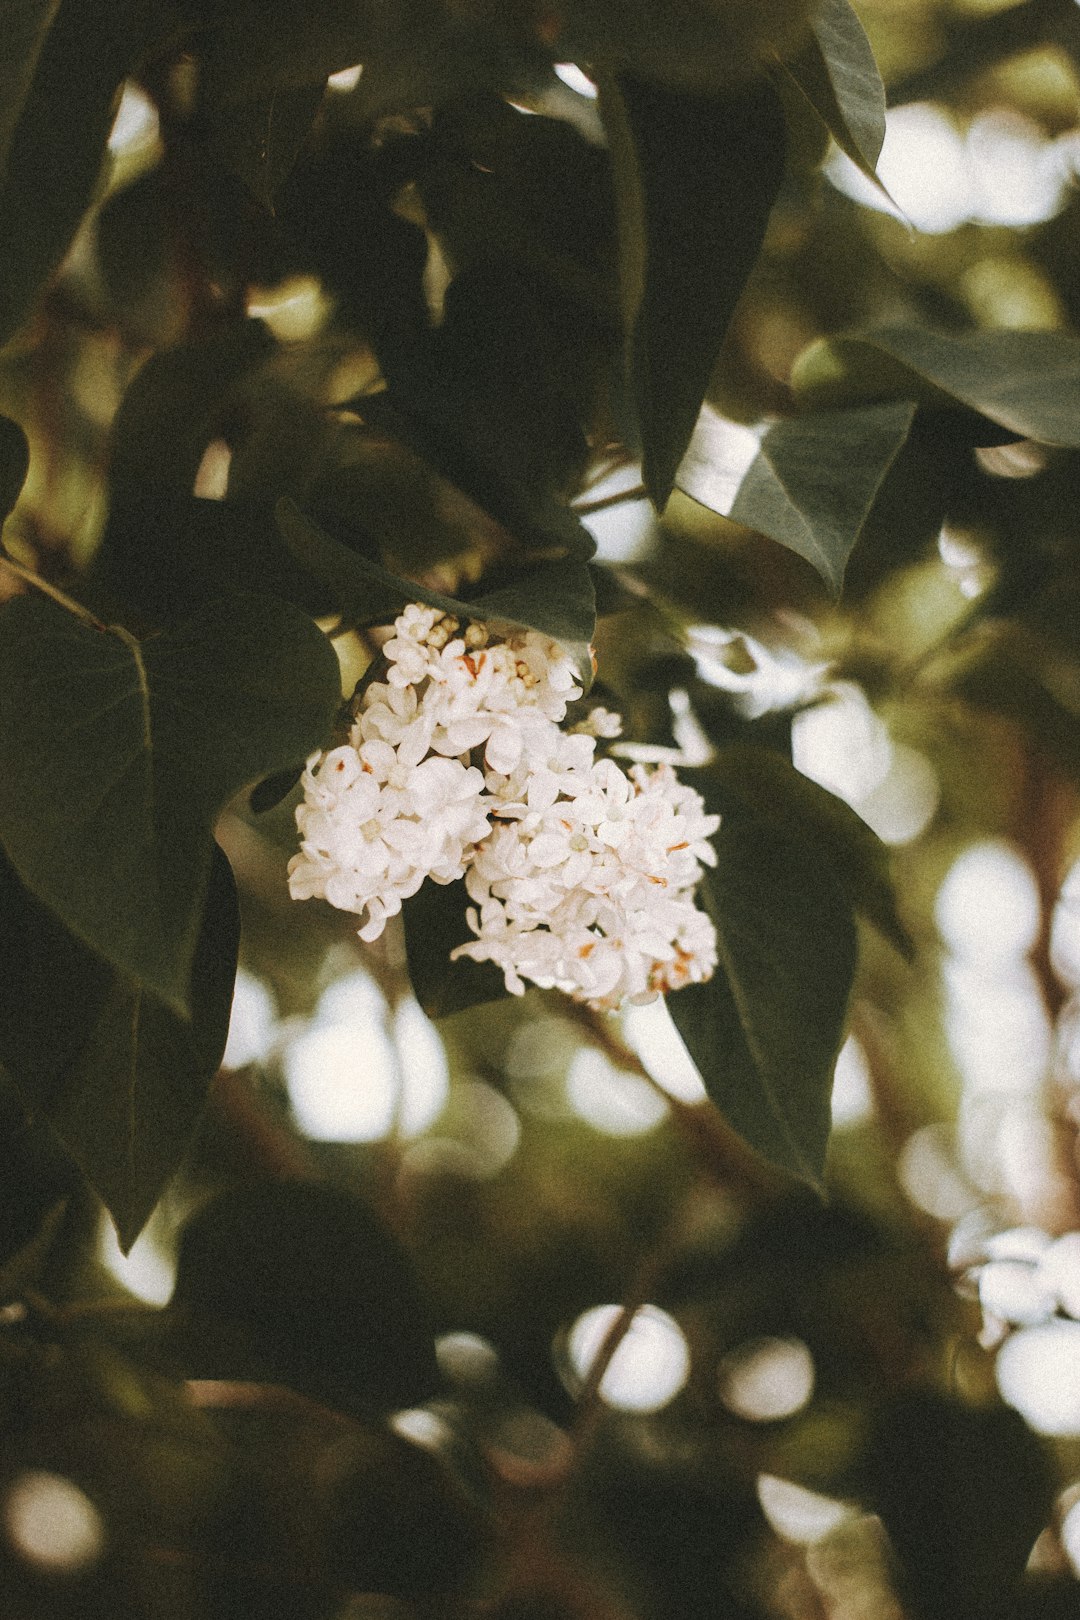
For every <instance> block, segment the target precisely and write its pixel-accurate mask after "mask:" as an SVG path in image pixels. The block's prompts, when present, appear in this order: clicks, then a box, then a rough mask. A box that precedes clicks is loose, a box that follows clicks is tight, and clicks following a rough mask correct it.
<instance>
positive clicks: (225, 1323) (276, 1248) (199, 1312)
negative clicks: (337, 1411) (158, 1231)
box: [170, 1182, 438, 1412]
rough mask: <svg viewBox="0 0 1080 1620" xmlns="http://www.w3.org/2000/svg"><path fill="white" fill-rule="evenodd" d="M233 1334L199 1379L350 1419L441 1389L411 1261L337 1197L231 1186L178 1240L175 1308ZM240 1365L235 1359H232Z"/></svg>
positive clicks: (345, 1196) (326, 1191) (338, 1193)
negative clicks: (259, 1381) (300, 1398)
mask: <svg viewBox="0 0 1080 1620" xmlns="http://www.w3.org/2000/svg"><path fill="white" fill-rule="evenodd" d="M170 1308H171V1309H172V1310H173V1311H176V1312H178V1313H179V1312H183V1313H185V1314H186V1315H187V1316H188V1317H189V1318H190V1319H191V1320H192V1321H193V1322H201V1323H206V1324H216V1325H217V1326H218V1327H219V1328H223V1329H229V1330H232V1331H230V1332H229V1333H227V1334H225V1335H223V1336H222V1339H221V1343H220V1346H219V1347H218V1348H217V1349H215V1348H214V1346H213V1344H212V1343H211V1342H207V1347H206V1351H205V1352H204V1356H205V1355H209V1356H210V1357H211V1358H212V1359H210V1360H206V1359H204V1360H203V1361H202V1362H201V1364H200V1365H199V1366H198V1367H197V1368H196V1369H189V1373H190V1372H192V1371H194V1373H195V1375H196V1376H201V1377H213V1378H228V1377H234V1378H235V1377H237V1376H239V1377H250V1376H251V1375H252V1367H251V1362H250V1359H249V1358H250V1357H254V1358H255V1360H256V1364H257V1367H258V1371H259V1374H260V1376H262V1377H264V1378H270V1379H272V1380H273V1381H275V1382H279V1383H283V1384H288V1385H290V1386H291V1387H292V1388H294V1389H299V1390H301V1391H303V1392H304V1393H306V1394H310V1395H311V1396H313V1397H314V1398H315V1399H316V1400H320V1401H326V1402H328V1403H329V1404H331V1405H334V1406H340V1407H342V1408H344V1409H345V1410H347V1411H354V1412H355V1411H371V1410H373V1409H376V1410H377V1409H382V1410H387V1409H393V1408H395V1407H401V1406H414V1405H416V1404H417V1403H418V1402H420V1401H423V1400H427V1399H428V1398H429V1397H430V1396H431V1395H433V1394H434V1393H435V1390H436V1389H437V1387H438V1374H437V1370H436V1365H435V1347H434V1335H433V1326H432V1323H431V1320H430V1314H429V1311H428V1307H427V1304H426V1302H425V1300H424V1298H423V1296H422V1295H421V1293H420V1290H419V1288H418V1286H417V1283H416V1279H415V1277H414V1275H413V1271H412V1268H411V1265H410V1263H409V1259H408V1256H407V1254H406V1253H405V1251H404V1250H403V1249H402V1248H401V1246H400V1244H399V1243H398V1242H397V1240H396V1238H395V1237H394V1236H393V1234H392V1233H391V1232H390V1231H389V1229H388V1228H387V1227H385V1226H384V1225H383V1224H382V1222H381V1221H380V1220H379V1219H378V1217H377V1216H376V1215H375V1214H374V1212H373V1211H372V1210H370V1209H369V1208H367V1206H366V1205H365V1204H364V1203H362V1202H361V1200H360V1199H358V1198H356V1197H355V1196H354V1195H353V1194H351V1193H349V1192H346V1191H344V1190H343V1189H341V1188H336V1187H325V1186H318V1185H312V1184H304V1183H299V1182H293V1183H288V1184H280V1183H278V1184H271V1183H266V1184H256V1185H254V1186H248V1187H236V1188H233V1189H232V1190H231V1191H229V1192H226V1193H224V1194H223V1195H222V1196H220V1197H219V1198H215V1199H214V1200H213V1201H212V1202H211V1203H210V1204H208V1205H206V1206H205V1208H203V1209H202V1210H200V1211H199V1213H198V1214H197V1215H195V1216H194V1218H193V1219H192V1220H191V1221H189V1223H188V1225H187V1226H186V1227H185V1229H184V1231H183V1234H182V1235H181V1239H180V1253H179V1263H178V1267H177V1277H176V1290H175V1292H174V1294H173V1298H172V1302H171V1307H170ZM238 1356H239V1357H241V1358H243V1359H241V1360H239V1361H238V1360H237V1359H236V1358H237V1357H238Z"/></svg>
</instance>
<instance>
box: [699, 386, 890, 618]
mask: <svg viewBox="0 0 1080 1620" xmlns="http://www.w3.org/2000/svg"><path fill="white" fill-rule="evenodd" d="M914 418H915V406H914V404H912V403H911V402H910V401H907V400H900V401H897V402H895V403H893V404H887V405H867V406H862V407H858V408H856V409H853V410H847V411H818V412H815V413H813V414H811V415H807V416H803V417H795V418H793V419H792V420H791V421H787V422H780V423H778V424H777V425H776V427H773V428H770V429H769V430H768V432H767V433H766V434H765V436H764V437H763V439H762V441H761V449H760V451H759V453H758V455H757V456H756V457H755V459H754V461H753V462H752V463H751V465H750V467H749V469H748V470H747V472H746V473H745V474H744V475H743V476H742V478H741V480H740V481H739V483H738V485H737V487H735V488H734V489H733V487H732V486H733V483H734V480H733V479H732V477H731V475H730V473H729V471H728V469H727V467H726V466H725V462H724V451H725V429H724V424H723V423H722V422H720V421H719V419H718V418H717V417H715V416H713V415H712V413H711V412H709V411H708V410H705V411H703V412H702V414H701V416H700V417H699V418H698V425H697V427H696V428H695V430H694V436H693V438H692V439H691V441H690V448H689V449H688V451H687V453H686V455H685V457H684V458H683V462H682V466H681V467H680V468H679V488H680V489H682V490H685V492H686V493H687V494H688V495H692V496H693V497H694V499H695V500H696V501H700V502H701V504H702V505H703V506H708V507H710V508H711V509H712V510H713V511H714V512H720V513H721V514H722V515H723V516H725V517H730V518H732V519H733V520H734V521H735V522H736V523H742V524H744V525H745V526H746V527H747V528H749V529H757V530H758V531H759V532H760V533H761V534H767V535H768V536H769V537H770V538H771V539H773V540H778V541H779V542H780V544H781V545H783V546H787V548H788V550H789V551H794V552H797V554H798V555H799V556H800V557H805V558H806V560H807V562H809V563H812V564H813V566H814V567H815V568H816V569H817V571H818V573H819V574H820V575H821V577H822V579H823V580H824V581H825V583H826V584H827V585H828V586H829V588H830V590H832V591H833V592H834V593H835V594H839V591H840V588H841V586H842V584H843V580H844V570H845V568H846V566H847V561H848V558H849V557H850V555H851V552H852V548H853V547H854V545H855V543H856V541H857V540H858V538H859V536H860V534H861V533H862V530H863V526H864V524H865V523H866V520H867V518H868V517H869V514H870V509H871V507H872V506H873V504H874V499H875V497H876V495H877V493H878V490H879V489H880V488H881V485H882V483H883V481H884V479H885V476H886V474H887V473H888V471H889V468H890V467H891V466H892V464H893V462H894V461H895V459H896V457H897V455H898V454H899V452H900V450H901V448H902V446H903V444H904V442H905V440H906V439H907V436H908V433H909V432H910V430H911V424H912V422H913V421H914ZM736 476H737V475H736Z"/></svg>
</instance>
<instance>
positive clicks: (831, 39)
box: [779, 0, 885, 185]
mask: <svg viewBox="0 0 1080 1620" xmlns="http://www.w3.org/2000/svg"><path fill="white" fill-rule="evenodd" d="M810 29H811V37H810V39H809V40H808V42H807V44H806V45H805V47H804V48H803V49H802V50H801V51H800V52H799V54H798V55H797V56H795V57H794V58H792V59H791V60H790V61H787V62H784V63H782V64H781V66H780V69H779V71H780V72H781V73H783V74H785V75H786V76H787V77H789V78H790V79H792V80H793V81H794V83H795V84H796V85H797V86H798V89H799V90H800V91H801V93H802V94H803V95H804V96H805V98H806V100H807V101H808V102H809V103H810V106H811V107H812V108H813V109H814V111H815V113H816V114H817V116H818V117H819V118H820V119H821V122H822V123H823V124H824V125H825V127H826V129H827V130H828V131H829V134H830V135H831V136H832V138H833V140H834V141H835V142H836V144H837V146H838V147H839V148H840V150H841V151H842V152H844V153H846V154H847V156H848V157H849V158H850V159H851V161H852V162H853V163H855V164H857V165H858V167H859V168H860V169H861V170H862V172H863V174H865V175H866V176H867V177H868V178H869V179H871V180H874V181H877V171H876V165H877V160H878V157H879V155H880V153H881V143H882V141H883V140H884V139H885V86H884V85H883V84H882V82H881V75H880V74H879V73H878V70H877V63H876V62H875V61H874V53H873V51H872V50H871V49H870V41H869V40H868V39H867V37H866V31H865V29H864V28H863V25H862V23H861V22H860V21H859V19H858V17H857V16H856V14H855V12H854V10H853V9H852V7H851V6H850V5H849V4H848V0H821V4H820V5H819V6H818V7H817V9H816V11H815V12H814V15H813V17H812V19H811V23H810ZM877 183H878V184H879V185H880V181H877Z"/></svg>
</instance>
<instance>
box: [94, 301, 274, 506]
mask: <svg viewBox="0 0 1080 1620" xmlns="http://www.w3.org/2000/svg"><path fill="white" fill-rule="evenodd" d="M273 350H274V341H273V339H272V338H271V337H270V334H269V333H268V332H267V330H266V327H265V326H264V325H263V323H262V321H256V320H247V321H240V322H236V323H235V324H232V325H230V326H229V327H227V328H226V329H225V330H224V331H221V332H218V333H216V334H215V335H214V336H213V337H212V338H206V339H200V340H197V341H193V342H189V343H181V344H178V345H177V346H176V347H175V348H172V349H167V350H165V351H164V352H163V353H161V354H156V355H153V356H152V357H151V358H150V359H149V360H148V361H147V363H146V364H145V365H144V366H143V368H142V370H141V371H140V372H139V373H138V374H137V376H136V377H135V380H134V382H133V383H132V384H131V386H130V387H129V388H128V390H127V392H126V394H125V395H124V398H123V401H122V403H121V405H120V409H119V411H118V412H117V415H116V420H115V422H114V424H113V432H112V457H111V469H110V483H111V487H112V491H113V499H114V501H116V500H122V501H125V502H126V501H128V500H130V499H131V498H133V496H135V495H137V494H138V493H139V492H141V491H144V490H147V489H155V490H160V491H161V492H162V493H167V494H169V495H171V496H181V497H188V496H190V495H191V492H192V489H193V487H194V484H195V474H196V473H197V472H198V470H199V463H200V461H201V460H202V457H203V452H204V451H205V449H206V446H207V444H208V443H209V442H210V440H211V439H213V438H214V436H215V433H216V432H218V431H219V430H220V426H221V423H222V420H223V417H224V413H225V410H226V408H227V405H228V402H229V398H230V394H231V393H232V390H233V389H234V388H235V387H236V385H237V383H238V382H239V381H240V379H241V378H243V377H244V376H246V375H247V374H248V373H250V372H251V371H252V370H254V369H255V367H256V366H258V365H260V364H261V363H262V362H263V361H264V360H265V359H266V358H267V356H268V355H269V354H272V353H273Z"/></svg>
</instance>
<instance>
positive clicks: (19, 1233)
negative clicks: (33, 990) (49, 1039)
mask: <svg viewBox="0 0 1080 1620" xmlns="http://www.w3.org/2000/svg"><path fill="white" fill-rule="evenodd" d="M22 892H24V891H20V890H19V887H18V884H17V882H16V880H15V879H14V878H13V877H12V876H11V875H10V867H8V865H7V862H6V861H4V860H3V857H2V856H0V902H2V910H0V960H2V962H3V972H4V980H5V986H6V990H5V995H4V997H3V998H0V1064H5V1065H6V1064H7V1061H8V1053H7V1042H6V1040H5V1038H4V1032H5V1029H6V1027H7V1026H8V1025H10V1023H11V1022H12V1021H13V1020H16V1019H18V1018H20V1017H21V1016H22V1015H23V1014H22V1008H21V1007H20V1006H19V1004H18V1003H19V1000H20V999H21V997H22V993H23V989H24V986H25V983H26V979H25V976H24V974H23V972H22V969H21V965H20V963H19V961H18V958H17V956H16V955H15V951H16V950H18V949H20V948H21V939H20V938H19V930H20V927H21V912H20V910H19V903H18V900H19V895H20V893H22ZM12 894H14V896H15V906H14V909H13V908H12V905H11V897H12ZM64 992H65V993H67V987H66V986H65V987H64ZM61 1016H62V1010H61ZM29 1021H31V1018H30V1017H29V1016H28V1022H29ZM77 1180H78V1174H77V1172H76V1170H75V1168H74V1166H73V1165H72V1163H71V1161H70V1159H69V1158H68V1156H67V1154H65V1153H64V1152H63V1151H62V1150H61V1149H60V1147H59V1145H58V1144H57V1142H56V1140H55V1139H54V1137H53V1136H52V1135H51V1134H50V1132H49V1130H48V1128H47V1126H45V1125H44V1124H43V1123H41V1122H40V1121H37V1120H34V1119H31V1117H30V1115H29V1113H28V1111H27V1108H26V1104H25V1101H24V1099H23V1097H22V1095H21V1093H20V1092H19V1091H18V1088H17V1087H16V1086H15V1084H14V1082H13V1080H12V1077H11V1076H10V1074H9V1073H8V1071H7V1069H6V1068H4V1069H0V1301H2V1300H5V1299H10V1297H11V1296H12V1294H15V1293H18V1292H19V1291H20V1290H21V1289H23V1288H25V1287H26V1286H27V1285H28V1284H31V1283H33V1282H34V1281H35V1280H36V1274H37V1272H38V1269H39V1266H40V1264H41V1263H43V1262H45V1261H46V1260H47V1258H48V1251H49V1249H50V1248H51V1240H52V1238H55V1236H56V1226H57V1224H58V1223H59V1220H60V1216H58V1215H57V1213H56V1212H57V1211H58V1210H62V1209H63V1208H66V1206H67V1203H68V1201H69V1199H70V1196H71V1194H72V1192H73V1191H74V1190H75V1186H76V1184H77Z"/></svg>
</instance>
